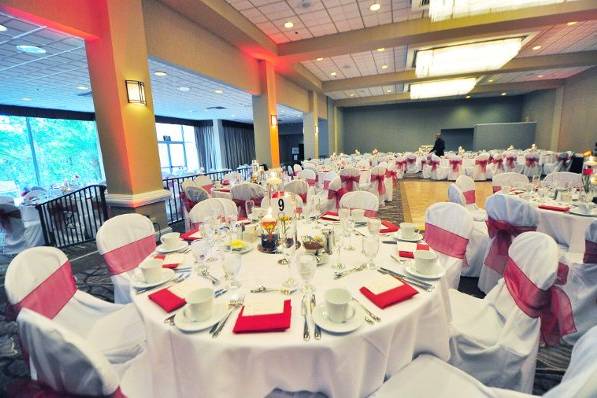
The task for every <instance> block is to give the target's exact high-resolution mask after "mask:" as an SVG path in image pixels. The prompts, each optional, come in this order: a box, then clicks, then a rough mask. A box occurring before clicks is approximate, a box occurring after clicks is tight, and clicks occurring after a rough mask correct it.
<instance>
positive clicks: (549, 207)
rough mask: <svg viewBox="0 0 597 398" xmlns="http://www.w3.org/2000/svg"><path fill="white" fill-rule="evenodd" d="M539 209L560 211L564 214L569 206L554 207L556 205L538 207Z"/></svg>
mask: <svg viewBox="0 0 597 398" xmlns="http://www.w3.org/2000/svg"><path fill="white" fill-rule="evenodd" d="M539 208H540V209H543V210H553V211H562V212H564V213H565V212H567V211H569V210H570V206H556V205H539Z"/></svg>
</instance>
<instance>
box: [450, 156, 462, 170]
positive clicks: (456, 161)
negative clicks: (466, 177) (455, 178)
mask: <svg viewBox="0 0 597 398" xmlns="http://www.w3.org/2000/svg"><path fill="white" fill-rule="evenodd" d="M448 163H450V167H452V171H453V172H455V173H458V172H459V171H460V166H462V160H460V159H450V160H449V161H448Z"/></svg>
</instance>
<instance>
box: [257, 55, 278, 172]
mask: <svg viewBox="0 0 597 398" xmlns="http://www.w3.org/2000/svg"><path fill="white" fill-rule="evenodd" d="M259 79H260V82H261V94H260V95H255V96H253V129H254V134H255V155H256V157H257V161H258V162H259V163H266V164H267V165H268V166H270V167H279V166H280V144H279V141H278V111H277V107H276V104H277V101H276V72H275V70H274V66H273V65H272V64H271V63H270V62H268V61H259Z"/></svg>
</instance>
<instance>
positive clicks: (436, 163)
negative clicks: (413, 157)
mask: <svg viewBox="0 0 597 398" xmlns="http://www.w3.org/2000/svg"><path fill="white" fill-rule="evenodd" d="M427 163H428V164H429V165H430V166H431V171H435V170H437V166H439V160H428V161H427Z"/></svg>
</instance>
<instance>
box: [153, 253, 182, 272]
mask: <svg viewBox="0 0 597 398" xmlns="http://www.w3.org/2000/svg"><path fill="white" fill-rule="evenodd" d="M154 258H157V259H158V260H163V259H165V258H166V256H165V255H164V254H158V255H157V256H155V257H154ZM179 265H180V264H178V263H176V264H162V268H170V269H174V268H176V267H178V266H179Z"/></svg>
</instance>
